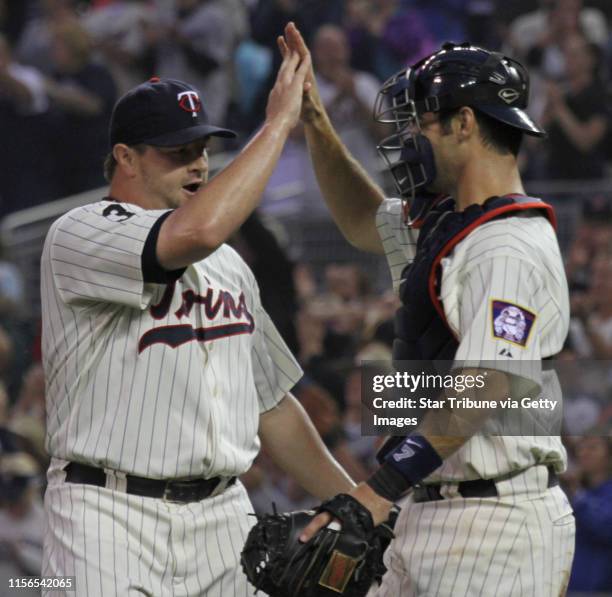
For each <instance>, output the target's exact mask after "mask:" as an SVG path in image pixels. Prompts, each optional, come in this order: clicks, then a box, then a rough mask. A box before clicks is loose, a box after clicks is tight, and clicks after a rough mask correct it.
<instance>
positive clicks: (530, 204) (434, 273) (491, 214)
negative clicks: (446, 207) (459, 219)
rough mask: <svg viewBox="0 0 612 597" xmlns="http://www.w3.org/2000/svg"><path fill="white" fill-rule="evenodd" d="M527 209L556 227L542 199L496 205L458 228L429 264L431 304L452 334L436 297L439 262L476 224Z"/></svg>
mask: <svg viewBox="0 0 612 597" xmlns="http://www.w3.org/2000/svg"><path fill="white" fill-rule="evenodd" d="M527 209H537V210H539V211H541V212H543V214H544V215H545V216H546V218H547V219H548V221H549V222H550V223H551V225H552V227H553V228H554V229H555V230H556V228H557V217H556V216H555V212H554V210H553V208H552V207H551V206H550V205H548V203H544V202H542V201H527V202H524V203H513V204H511V205H504V206H502V207H498V208H496V209H492V210H490V211H487V212H485V213H483V214H482V215H481V216H480V217H479V218H477V219H476V220H474V221H473V222H471V223H470V224H469V225H468V226H466V227H465V228H463V229H462V230H460V231H459V232H458V233H457V234H456V235H455V236H453V237H452V238H451V239H450V240H449V241H448V242H447V243H446V244H445V245H444V246H443V247H442V249H441V250H440V252H439V253H438V254H437V255H436V257H435V259H434V261H433V264H432V266H431V270H430V272H429V297H430V299H431V302H432V304H433V306H434V307H435V309H436V311H437V312H438V315H440V317H441V318H442V321H444V323H445V324H446V327H447V328H448V329H449V330H450V331H451V333H452V334H453V336H455V333H454V332H453V330H452V329H451V327H450V326H449V324H448V321H446V315H445V314H444V307H443V306H442V302H441V301H440V298H439V297H438V289H437V286H438V284H437V282H438V271H439V268H440V263H441V262H442V259H444V257H446V256H447V255H448V254H449V253H451V251H452V250H453V249H454V248H455V246H456V245H457V244H459V243H460V242H461V241H462V240H463V239H464V238H465V237H466V236H467V235H468V234H470V232H473V231H474V230H475V229H476V228H478V226H481V225H482V224H484V223H486V222H489V221H490V220H493V219H495V218H498V217H499V216H501V215H506V214H510V213H512V212H519V211H524V210H527Z"/></svg>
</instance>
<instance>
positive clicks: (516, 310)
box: [491, 300, 536, 346]
mask: <svg viewBox="0 0 612 597" xmlns="http://www.w3.org/2000/svg"><path fill="white" fill-rule="evenodd" d="M491 318H492V327H493V336H494V337H495V338H499V339H501V340H507V341H508V342H512V343H514V344H518V345H519V346H526V345H527V341H528V340H529V334H530V333H531V328H532V327H533V324H534V322H535V320H536V314H535V313H532V312H531V311H529V310H528V309H525V307H519V306H518V305H515V304H514V303H509V302H506V301H500V300H492V301H491Z"/></svg>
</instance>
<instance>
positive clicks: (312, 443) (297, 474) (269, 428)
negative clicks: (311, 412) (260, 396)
mask: <svg viewBox="0 0 612 597" xmlns="http://www.w3.org/2000/svg"><path fill="white" fill-rule="evenodd" d="M259 437H260V439H261V443H262V447H263V448H264V449H265V450H266V452H267V453H268V455H269V456H270V457H271V458H272V460H273V461H274V463H275V464H276V465H277V466H278V467H279V468H280V469H282V470H283V471H284V472H285V473H287V474H288V475H290V476H291V477H293V478H294V479H295V480H296V481H297V482H298V483H299V484H300V485H301V486H302V487H303V488H304V489H305V490H306V491H308V492H309V493H311V494H312V495H314V496H316V497H317V498H320V499H328V498H330V497H331V496H333V495H336V494H337V493H348V492H349V491H350V490H351V489H352V488H353V487H354V486H355V483H354V482H353V481H352V480H351V478H350V477H349V476H348V474H347V473H346V471H345V470H344V469H343V468H342V467H341V466H340V464H339V463H338V462H337V461H336V460H335V459H334V457H333V456H332V455H331V453H330V452H329V450H328V449H327V447H326V446H325V444H324V443H323V440H322V439H321V437H320V436H319V434H318V433H317V430H316V429H315V427H314V425H313V423H312V421H311V420H310V417H309V416H308V414H307V413H306V411H305V410H304V408H303V407H302V405H301V404H300V403H299V402H298V401H297V399H296V398H295V397H294V396H293V395H292V394H291V393H287V394H286V395H285V397H284V398H283V399H282V400H281V401H280V402H279V403H278V404H277V405H276V406H275V407H274V408H272V409H270V410H268V411H266V412H264V413H262V414H261V415H260V417H259Z"/></svg>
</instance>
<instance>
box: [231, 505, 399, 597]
mask: <svg viewBox="0 0 612 597" xmlns="http://www.w3.org/2000/svg"><path fill="white" fill-rule="evenodd" d="M324 511H325V512H329V513H330V514H331V515H332V516H333V517H334V518H337V519H338V520H339V521H340V522H341V523H342V528H341V529H340V530H335V529H333V528H332V527H333V526H334V525H331V526H328V527H326V528H323V529H321V530H320V531H319V532H318V533H317V534H316V535H315V536H314V537H312V539H311V540H310V541H309V542H308V543H301V542H300V541H299V540H298V537H299V536H300V534H301V532H302V531H303V530H304V528H306V526H307V525H308V523H309V522H310V521H311V520H312V518H313V517H314V516H316V515H317V514H318V513H319V512H324ZM398 512H399V508H394V509H393V510H392V513H391V514H390V516H389V520H387V522H385V523H383V524H381V525H379V526H377V527H374V526H373V523H372V517H371V515H370V513H369V512H368V510H367V509H366V508H364V507H363V506H362V505H361V504H360V503H359V502H358V501H357V500H356V499H354V498H353V497H351V496H350V495H347V494H339V495H337V496H335V497H333V498H332V499H330V500H328V501H326V502H323V504H321V505H320V506H319V508H318V509H317V511H316V512H314V511H312V510H309V511H306V510H302V511H298V512H289V513H285V514H277V513H276V512H275V513H274V514H265V515H263V516H258V522H257V524H256V525H255V526H254V527H253V528H252V529H251V531H250V533H249V536H248V538H247V541H246V543H245V546H244V549H243V550H242V557H241V562H242V569H243V570H244V573H245V574H246V575H247V578H248V579H249V581H250V582H251V584H252V585H253V586H255V588H256V589H258V590H259V589H261V590H262V591H264V592H265V593H267V594H268V595H270V597H298V596H299V597H332V596H334V597H338V595H343V596H345V597H363V596H364V595H365V594H366V593H367V592H368V590H369V588H370V586H371V584H372V582H373V581H377V582H379V583H380V580H381V578H382V576H383V574H384V573H385V571H386V568H385V566H384V564H383V562H382V556H383V553H384V551H385V549H386V548H387V546H388V545H389V543H390V541H391V539H392V538H393V527H394V526H395V521H396V519H397V514H398ZM336 528H337V527H336Z"/></svg>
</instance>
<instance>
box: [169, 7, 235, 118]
mask: <svg viewBox="0 0 612 597" xmlns="http://www.w3.org/2000/svg"><path fill="white" fill-rule="evenodd" d="M175 18H176V20H175V22H174V23H173V24H172V25H171V26H170V27H169V28H168V29H167V34H166V36H165V38H164V39H163V40H162V42H161V43H160V48H159V52H158V61H159V62H158V71H159V74H160V76H162V77H163V76H165V77H169V78H174V79H181V80H182V81H189V82H190V83H191V84H192V85H194V86H195V87H197V88H198V89H199V90H200V92H201V93H202V95H203V97H204V98H206V110H207V112H208V115H209V118H210V119H211V121H212V122H224V121H225V117H226V113H227V109H228V105H229V102H230V99H231V92H232V60H233V56H234V50H235V48H236V46H237V45H238V41H239V40H238V33H239V31H240V30H241V29H243V28H242V27H241V26H238V27H236V25H235V22H234V20H233V19H232V15H231V14H229V11H228V8H227V7H226V6H225V2H224V0H177V2H176V15H175Z"/></svg>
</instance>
